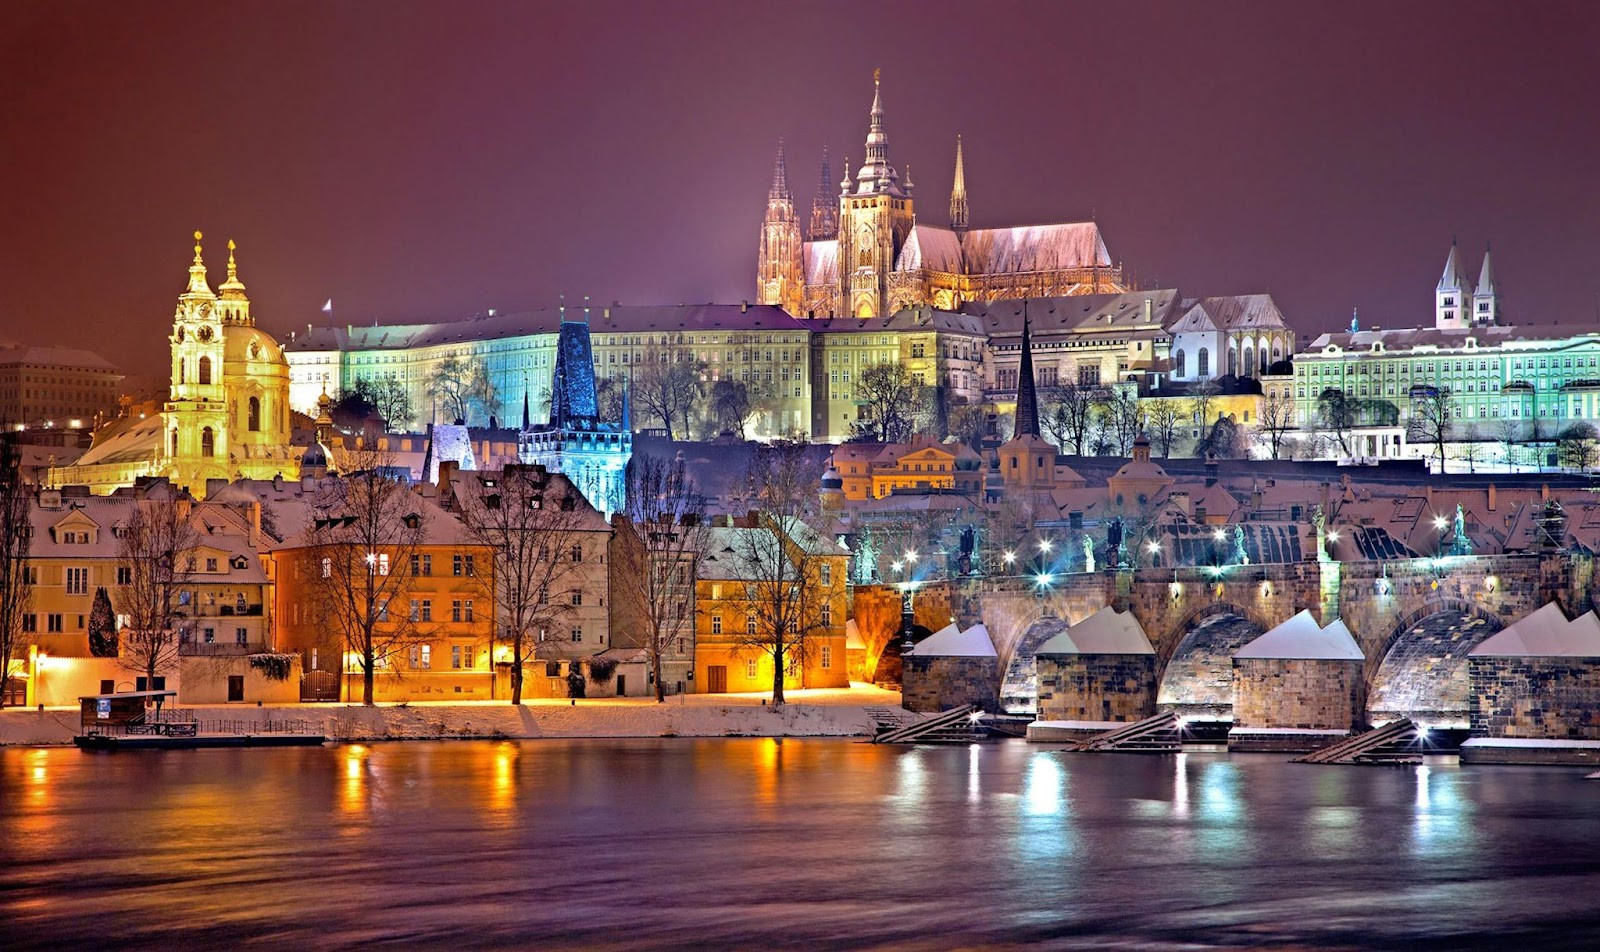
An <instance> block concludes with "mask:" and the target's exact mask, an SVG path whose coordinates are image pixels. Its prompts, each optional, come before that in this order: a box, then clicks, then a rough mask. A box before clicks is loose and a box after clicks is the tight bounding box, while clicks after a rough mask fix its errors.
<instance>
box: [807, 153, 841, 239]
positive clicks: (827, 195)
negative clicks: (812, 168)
mask: <svg viewBox="0 0 1600 952" xmlns="http://www.w3.org/2000/svg"><path fill="white" fill-rule="evenodd" d="M808 231H809V234H810V237H811V240H812V241H832V240H833V239H835V238H837V237H839V206H838V205H837V204H836V203H835V202H834V196H833V171H832V170H831V169H829V168H828V147H827V146H823V147H822V177H821V178H820V179H819V180H818V181H817V194H816V196H815V197H813V198H812V199H811V227H810V229H809V230H808Z"/></svg>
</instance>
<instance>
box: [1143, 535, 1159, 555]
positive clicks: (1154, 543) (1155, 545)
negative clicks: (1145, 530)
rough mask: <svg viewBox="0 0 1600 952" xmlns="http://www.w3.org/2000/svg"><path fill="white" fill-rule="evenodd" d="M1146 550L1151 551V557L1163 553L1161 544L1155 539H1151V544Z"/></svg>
mask: <svg viewBox="0 0 1600 952" xmlns="http://www.w3.org/2000/svg"><path fill="white" fill-rule="evenodd" d="M1145 548H1146V549H1148V550H1149V552H1150V554H1151V555H1155V554H1156V553H1157V552H1160V551H1161V543H1159V542H1157V541H1156V540H1154V539H1151V540H1150V542H1149V544H1147V545H1146V546H1145Z"/></svg>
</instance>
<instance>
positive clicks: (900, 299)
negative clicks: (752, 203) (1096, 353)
mask: <svg viewBox="0 0 1600 952" xmlns="http://www.w3.org/2000/svg"><path fill="white" fill-rule="evenodd" d="M873 86H874V90H873V99H872V112H871V121H870V125H869V129H868V132H867V141H866V160H865V161H864V162H863V163H862V164H861V167H860V168H859V169H858V170H857V171H856V173H855V175H854V177H853V179H852V176H851V175H850V173H849V162H848V160H847V161H846V173H845V177H844V179H843V180H842V181H841V182H840V183H839V194H838V203H837V208H838V210H837V213H836V214H833V215H830V214H828V212H827V205H828V204H829V203H828V200H827V199H826V198H825V197H824V192H825V190H827V189H830V188H831V186H829V184H828V182H827V179H828V178H829V177H830V176H829V174H828V165H827V161H828V160H827V154H826V151H824V154H823V175H822V177H823V182H822V183H821V184H819V186H818V194H817V196H816V198H815V199H814V200H813V202H812V210H811V228H810V240H808V241H803V242H802V241H801V240H800V237H799V235H800V232H799V222H798V219H797V218H796V216H795V210H794V198H793V195H791V194H790V192H789V185H788V168H787V165H786V162H785V157H784V154H783V148H782V145H781V144H780V146H779V149H778V160H777V163H776V165H775V166H774V169H773V181H772V187H771V189H769V191H768V193H767V211H766V215H765V217H764V218H763V219H762V225H761V242H760V249H759V253H758V264H757V280H756V294H757V296H758V298H759V300H760V301H761V303H763V304H775V305H778V306H780V307H782V308H784V309H785V310H787V311H788V312H789V313H791V314H794V315H795V316H797V317H880V316H885V315H889V314H893V313H895V312H896V311H899V310H901V309H903V308H907V307H914V306H918V305H932V306H933V307H936V308H939V309H940V310H946V311H953V310H958V309H960V308H961V306H962V305H964V304H967V303H971V302H974V301H979V302H982V301H993V300H997V299H1003V298H1034V297H1058V296H1063V295H1072V294H1110V293H1119V292H1122V291H1126V290H1129V289H1130V286H1129V285H1128V283H1126V282H1125V281H1124V278H1123V272H1122V268H1121V266H1120V265H1116V264H1113V263H1112V260H1111V255H1110V252H1108V251H1107V250H1106V245H1105V241H1104V240H1103V239H1102V238H1101V235H1100V228H1099V226H1098V225H1096V224H1095V223H1094V222H1070V223H1057V224H1047V225H1026V226H1018V227H1011V228H969V227H968V205H967V190H966V176H965V171H966V169H965V158H964V156H963V154H962V149H961V142H960V139H959V138H958V139H957V141H956V170H955V181H954V185H953V188H952V190H951V196H950V223H949V227H948V228H941V227H937V226H934V225H927V224H919V223H918V222H917V218H916V209H915V200H914V197H913V194H914V185H913V184H912V182H911V176H910V173H909V171H908V172H907V174H906V176H905V177H904V178H903V179H902V178H901V176H900V173H899V172H898V171H897V170H896V169H895V167H894V166H893V165H891V164H889V138H888V134H887V133H886V132H885V131H884V122H883V118H884V113H883V91H882V87H881V85H879V83H878V78H877V77H876V75H875V76H874V78H873Z"/></svg>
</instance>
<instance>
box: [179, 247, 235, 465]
mask: <svg viewBox="0 0 1600 952" xmlns="http://www.w3.org/2000/svg"><path fill="white" fill-rule="evenodd" d="M200 239H201V234H200V232H198V231H197V232H195V233H194V241H195V244H194V262H193V263H192V264H191V265H190V266H189V286H188V287H187V288H185V289H184V292H183V293H182V294H180V295H179V296H178V308H177V311H176V313H175V314H174V315H173V318H172V335H171V337H169V338H168V339H169V340H170V341H171V344H172V382H171V387H170V390H169V393H168V398H167V403H166V406H165V408H164V409H165V412H164V413H163V414H162V416H163V417H164V418H165V419H164V421H163V422H164V423H165V427H164V430H165V432H164V433H163V436H162V446H161V453H160V456H159V458H160V460H161V461H162V463H163V465H162V467H161V471H162V472H163V473H164V474H165V475H166V476H167V477H169V478H170V479H171V480H172V481H173V483H174V484H176V485H179V486H187V487H189V488H190V490H191V491H192V492H194V493H195V494H196V495H201V494H204V492H205V485H206V480H207V479H226V478H228V475H229V474H228V401H227V395H226V393H225V392H224V389H223V372H222V371H223V358H224V344H223V335H222V326H223V323H224V319H225V318H224V311H225V310H226V311H227V313H228V318H227V319H231V320H239V319H241V318H240V317H239V313H240V312H239V311H238V309H237V307H238V305H239V304H240V302H239V301H237V300H230V301H228V302H227V307H226V308H224V307H220V306H219V301H218V299H217V295H216V294H215V293H214V292H213V291H212V290H211V285H210V284H209V283H208V282H207V281H206V265H205V261H204V260H202V258H201V255H200ZM240 290H241V291H242V286H241V288H240ZM242 313H243V318H242V319H244V320H248V315H249V304H248V302H243V311H242Z"/></svg>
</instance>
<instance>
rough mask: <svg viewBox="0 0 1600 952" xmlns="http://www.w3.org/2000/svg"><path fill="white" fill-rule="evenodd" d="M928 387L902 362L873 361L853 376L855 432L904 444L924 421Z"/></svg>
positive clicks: (853, 427) (863, 435) (884, 440)
mask: <svg viewBox="0 0 1600 952" xmlns="http://www.w3.org/2000/svg"><path fill="white" fill-rule="evenodd" d="M928 397H929V394H928V388H927V386H926V385H924V384H923V383H922V382H921V381H919V380H917V378H916V377H915V376H913V375H912V373H911V371H910V370H909V369H907V368H906V365H905V364H902V363H900V362H899V361H898V360H891V361H887V362H885V363H881V364H873V365H872V366H871V367H868V368H867V369H866V370H863V371H861V373H860V375H859V376H858V377H857V378H856V403H857V404H859V405H860V407H861V416H860V419H859V420H857V421H856V422H855V423H854V424H853V426H852V429H853V430H854V432H855V435H857V436H860V437H863V438H866V439H870V440H877V441H879V442H880V443H904V442H906V441H908V440H910V439H911V437H912V436H913V435H914V434H915V433H916V432H917V430H918V429H919V428H920V427H921V426H922V424H923V419H922V418H923V417H924V416H925V415H926V413H927V410H928Z"/></svg>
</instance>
